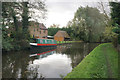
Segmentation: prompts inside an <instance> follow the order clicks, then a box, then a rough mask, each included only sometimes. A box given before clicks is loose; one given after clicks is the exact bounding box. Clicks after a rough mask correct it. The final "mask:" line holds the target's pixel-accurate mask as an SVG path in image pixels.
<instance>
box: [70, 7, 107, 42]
mask: <svg viewBox="0 0 120 80" xmlns="http://www.w3.org/2000/svg"><path fill="white" fill-rule="evenodd" d="M104 19H105V18H104V14H102V13H100V11H99V10H98V9H97V8H92V7H88V6H87V7H85V8H84V7H80V8H79V9H78V10H77V11H76V13H75V15H74V19H73V24H72V28H73V30H74V32H75V36H76V37H77V36H78V38H79V39H82V40H84V41H87V42H96V41H97V42H98V41H101V37H102V36H101V35H102V33H103V31H104V28H105V24H104V21H105V20H104Z"/></svg>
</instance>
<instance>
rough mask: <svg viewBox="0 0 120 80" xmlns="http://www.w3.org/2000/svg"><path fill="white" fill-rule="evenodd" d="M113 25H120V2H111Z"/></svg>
mask: <svg viewBox="0 0 120 80" xmlns="http://www.w3.org/2000/svg"><path fill="white" fill-rule="evenodd" d="M110 6H111V18H112V20H113V25H115V24H118V25H120V2H110Z"/></svg>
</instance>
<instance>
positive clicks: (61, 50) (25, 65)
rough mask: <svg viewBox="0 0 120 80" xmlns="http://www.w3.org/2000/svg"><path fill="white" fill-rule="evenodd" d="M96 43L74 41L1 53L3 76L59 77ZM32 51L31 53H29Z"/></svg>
mask: <svg viewBox="0 0 120 80" xmlns="http://www.w3.org/2000/svg"><path fill="white" fill-rule="evenodd" d="M97 45H98V44H96V43H74V44H64V45H58V46H57V47H52V48H46V49H45V48H44V49H43V48H42V49H41V48H33V50H32V51H20V52H11V53H7V54H4V53H3V60H2V61H3V64H2V66H3V67H2V70H3V71H2V72H3V74H2V76H3V78H41V77H45V78H60V77H61V76H66V75H67V73H69V72H71V70H72V68H74V67H75V66H76V65H78V64H79V63H80V62H81V60H82V59H83V58H84V57H85V56H86V55H87V54H88V53H89V52H90V51H91V50H92V49H93V48H94V47H96V46H97ZM31 53H32V54H31Z"/></svg>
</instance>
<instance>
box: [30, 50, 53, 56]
mask: <svg viewBox="0 0 120 80" xmlns="http://www.w3.org/2000/svg"><path fill="white" fill-rule="evenodd" d="M54 50H55V49H53V50H50V51H47V52H42V53H37V54H32V55H30V57H32V56H37V55H42V54H45V53H49V52H51V51H54Z"/></svg>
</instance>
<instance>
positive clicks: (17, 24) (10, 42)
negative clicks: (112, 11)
mask: <svg viewBox="0 0 120 80" xmlns="http://www.w3.org/2000/svg"><path fill="white" fill-rule="evenodd" d="M30 9H36V10H41V13H42V12H44V11H46V10H45V4H43V2H35V3H34V4H32V2H29V1H28V2H3V3H2V16H3V19H2V35H3V36H2V40H3V42H2V43H3V47H2V49H4V50H6V51H9V50H20V49H25V48H28V47H30V45H29V42H30V34H29V31H28V26H29V19H30V18H31V17H32V16H31V17H30V13H31V14H32V12H31V11H30ZM6 26H8V28H6Z"/></svg>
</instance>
